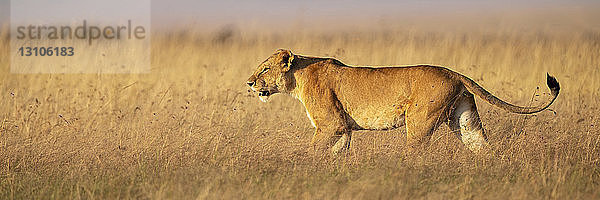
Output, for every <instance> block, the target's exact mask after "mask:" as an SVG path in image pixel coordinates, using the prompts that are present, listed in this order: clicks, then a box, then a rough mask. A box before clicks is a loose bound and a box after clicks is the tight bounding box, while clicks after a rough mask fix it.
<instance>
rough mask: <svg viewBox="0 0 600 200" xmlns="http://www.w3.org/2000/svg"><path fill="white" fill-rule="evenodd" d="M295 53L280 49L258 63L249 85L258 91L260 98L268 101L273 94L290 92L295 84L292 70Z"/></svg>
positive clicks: (249, 79)
mask: <svg viewBox="0 0 600 200" xmlns="http://www.w3.org/2000/svg"><path fill="white" fill-rule="evenodd" d="M293 60H294V55H293V54H292V52H291V51H289V50H284V49H279V50H277V51H276V52H275V53H274V54H273V55H271V56H270V57H269V58H267V60H265V61H264V62H262V63H261V64H260V65H258V68H257V69H256V71H255V72H254V73H252V75H251V76H250V78H248V82H247V84H248V86H250V88H251V89H252V91H254V92H258V98H260V100H261V101H263V102H267V100H268V99H269V97H270V96H271V95H273V94H277V93H281V92H289V90H291V89H292V88H291V87H290V86H291V85H293V78H292V75H291V72H290V69H291V67H292V61H293Z"/></svg>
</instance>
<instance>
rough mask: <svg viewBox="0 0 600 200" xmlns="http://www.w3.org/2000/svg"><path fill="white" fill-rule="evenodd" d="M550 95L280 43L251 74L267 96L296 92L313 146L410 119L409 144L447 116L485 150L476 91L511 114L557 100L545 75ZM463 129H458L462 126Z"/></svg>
mask: <svg viewBox="0 0 600 200" xmlns="http://www.w3.org/2000/svg"><path fill="white" fill-rule="evenodd" d="M546 75H547V84H548V87H549V88H550V91H551V94H552V100H550V101H549V102H547V103H545V104H543V105H539V106H536V107H522V106H516V105H512V104H509V103H506V102H504V101H502V100H500V99H498V98H497V97H496V96H494V95H492V94H490V93H489V92H488V91H486V90H485V89H483V88H482V87H481V86H479V85H478V84H477V83H475V82H474V81H473V80H471V79H470V78H468V77H466V76H464V75H462V74H459V73H456V72H454V71H451V70H449V69H447V68H444V67H439V66H429V65H417V66H406V67H378V68H373V67H351V66H348V65H345V64H343V63H341V62H340V61H338V60H335V59H333V58H319V57H308V56H301V55H294V54H292V52H291V51H289V50H283V49H279V50H277V51H276V52H275V54H273V55H272V56H270V57H269V58H267V60H265V61H264V62H262V63H261V64H260V65H259V66H258V68H257V69H256V71H255V72H254V73H253V74H252V75H251V76H250V78H248V82H247V84H248V86H250V88H251V89H252V90H253V91H255V92H258V97H259V98H260V99H261V100H262V101H264V102H266V101H267V100H268V98H269V97H270V96H271V95H273V94H277V93H287V94H290V95H292V96H293V97H295V98H297V99H298V100H300V102H302V104H303V105H304V107H305V108H306V113H307V115H308V118H309V119H310V121H311V122H312V125H313V126H314V127H315V128H316V130H315V133H314V135H313V138H312V141H311V144H312V145H313V147H317V148H320V149H328V148H331V151H332V153H333V154H337V153H338V152H340V151H342V150H345V149H347V148H349V145H350V138H351V136H352V131H353V130H365V129H366V130H386V129H394V128H397V127H401V126H404V125H406V140H407V144H409V145H410V146H415V145H418V144H419V143H422V142H427V141H429V138H430V137H431V135H432V134H433V131H434V130H436V128H437V127H438V126H439V125H440V124H441V123H443V122H445V123H446V124H447V125H448V126H449V127H450V129H451V130H452V131H453V132H456V133H459V134H457V136H459V138H460V139H461V140H462V142H463V143H464V144H465V146H466V147H468V148H469V149H470V150H471V151H473V152H479V151H480V150H482V149H483V148H485V147H486V146H487V145H488V143H487V138H486V136H485V134H484V131H483V129H482V127H481V121H480V119H479V114H478V113H477V106H475V100H474V98H473V94H475V95H476V96H477V97H479V98H481V99H483V100H484V101H486V102H488V103H490V104H492V105H495V106H498V107H500V108H502V109H504V110H507V111H509V112H513V113H520V114H531V113H536V112H540V111H542V110H544V109H546V108H548V106H550V105H551V104H552V102H554V100H555V99H556V97H557V96H558V92H559V90H560V86H559V83H558V81H556V79H555V78H554V77H552V76H550V75H548V74H546ZM459 130H460V131H459Z"/></svg>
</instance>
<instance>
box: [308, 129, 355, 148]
mask: <svg viewBox="0 0 600 200" xmlns="http://www.w3.org/2000/svg"><path fill="white" fill-rule="evenodd" d="M350 138H351V132H350V131H349V130H347V129H346V128H345V127H338V128H319V127H317V130H315V134H314V135H313V138H312V140H311V146H313V149H314V150H315V151H316V152H318V153H320V154H332V155H337V154H338V153H340V152H342V151H345V150H347V149H348V148H349V147H350Z"/></svg>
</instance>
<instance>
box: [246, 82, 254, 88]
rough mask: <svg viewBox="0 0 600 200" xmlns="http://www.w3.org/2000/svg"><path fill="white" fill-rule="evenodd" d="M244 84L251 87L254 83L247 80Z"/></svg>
mask: <svg viewBox="0 0 600 200" xmlns="http://www.w3.org/2000/svg"><path fill="white" fill-rule="evenodd" d="M246 84H248V86H250V87H252V86H253V85H254V82H253V81H248V82H247V83H246Z"/></svg>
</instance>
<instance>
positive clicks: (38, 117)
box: [0, 18, 600, 199]
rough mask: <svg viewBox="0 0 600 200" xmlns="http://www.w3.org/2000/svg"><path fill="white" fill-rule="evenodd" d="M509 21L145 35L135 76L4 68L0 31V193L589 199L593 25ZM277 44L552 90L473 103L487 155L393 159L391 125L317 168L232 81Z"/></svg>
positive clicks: (594, 122)
mask: <svg viewBox="0 0 600 200" xmlns="http://www.w3.org/2000/svg"><path fill="white" fill-rule="evenodd" d="M596 19H597V18H596ZM596 19H592V18H585V19H584V20H583V22H582V24H586V23H592V24H593V23H597V22H595V21H594V20H596ZM585 20H589V21H585ZM457 23H459V22H457ZM523 24H525V25H531V26H511V25H510V23H499V24H496V25H494V26H489V27H488V26H483V27H479V26H476V25H473V26H472V27H471V26H469V25H461V26H460V28H455V29H449V30H447V31H444V30H440V29H436V28H420V27H415V26H407V27H403V26H385V25H381V24H380V25H375V26H374V28H368V29H367V28H364V29H355V30H352V29H340V31H333V29H331V30H330V29H328V30H327V31H319V30H316V29H302V30H273V29H268V30H262V29H252V30H246V29H243V28H235V27H233V28H232V27H225V28H223V29H222V30H220V31H204V30H203V29H201V28H198V27H196V28H185V29H184V28H181V29H175V30H168V31H167V30H158V29H157V30H154V32H153V35H152V65H151V67H152V68H151V73H148V74H11V73H10V61H9V56H8V53H9V51H10V50H9V46H10V42H9V37H8V30H7V26H4V27H3V28H2V29H1V31H0V32H1V33H0V35H1V39H0V52H2V55H0V71H1V72H0V120H1V121H0V198H1V199H40V198H41V199H121V198H123V199H599V198H600V127H599V126H600V124H599V123H598V122H599V121H600V116H599V115H598V111H600V108H599V107H600V97H599V95H600V31H599V29H598V26H597V25H596V26H585V25H584V26H573V27H568V28H564V27H563V28H562V29H554V28H553V27H547V26H542V25H540V26H535V25H536V24H535V23H534V22H531V24H527V23H523ZM271 30H272V31H271ZM278 48H286V49H290V50H292V51H293V52H294V53H295V54H300V55H313V56H328V57H335V58H337V59H339V60H340V61H342V62H343V63H345V64H348V65H408V64H435V65H442V66H447V67H448V68H450V69H452V70H455V71H458V72H460V73H463V74H465V75H467V76H469V77H471V78H473V79H474V80H475V81H477V82H478V83H479V84H480V85H482V86H483V87H485V88H486V89H488V90H489V91H490V92H492V93H493V94H495V95H497V96H498V97H500V98H501V99H503V100H506V101H508V102H511V103H514V104H517V105H537V104H538V103H541V102H545V100H547V97H548V95H549V94H548V93H549V91H548V89H547V87H546V83H545V81H546V80H545V76H546V75H545V73H546V72H548V73H550V74H551V75H554V76H555V77H556V78H557V79H558V81H559V82H560V84H561V93H560V95H559V97H558V99H557V100H556V102H555V103H554V104H553V105H552V106H551V107H550V109H551V110H548V111H544V112H541V113H537V114H534V115H517V114H510V113H507V112H505V111H503V110H501V109H498V108H495V107H491V106H490V105H488V104H486V103H485V102H483V101H480V100H479V99H478V100H477V103H478V107H479V112H480V115H481V118H482V122H483V127H484V129H485V130H486V132H487V136H488V140H489V142H490V144H491V148H492V153H490V154H489V155H474V154H473V153H471V152H470V151H469V150H468V149H466V148H465V147H464V146H463V144H462V143H461V142H460V140H459V139H457V137H456V136H455V133H452V132H450V130H449V129H448V127H447V126H445V125H442V126H440V128H439V129H438V130H437V131H436V132H435V133H434V135H433V137H432V140H431V142H430V143H429V144H428V145H427V146H426V147H424V148H423V149H421V150H420V151H419V152H418V153H415V154H404V153H403V150H404V149H405V131H404V130H403V129H402V128H400V129H396V130H391V131H359V132H356V133H354V135H353V137H352V139H353V140H352V144H351V147H350V148H351V150H350V152H349V153H348V154H347V155H344V156H341V157H339V158H336V159H318V158H316V157H314V156H311V154H310V151H309V150H310V146H309V142H310V139H311V137H312V134H313V131H314V128H313V127H312V125H311V124H310V121H309V120H308V118H307V117H306V113H305V111H304V108H303V106H302V105H301V103H300V102H299V101H297V100H295V99H293V98H292V97H289V96H286V95H275V96H273V98H272V99H271V101H270V102H269V103H262V102H260V101H259V100H258V98H257V97H256V94H253V93H251V92H249V91H248V87H247V85H246V84H245V82H246V79H247V78H248V77H249V75H250V74H251V73H252V72H253V71H254V70H255V68H256V67H257V66H258V64H260V62H262V61H263V60H264V59H265V58H267V57H268V56H270V55H271V54H272V53H273V52H274V51H275V50H276V49H278ZM93 64H94V63H90V65H93Z"/></svg>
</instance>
